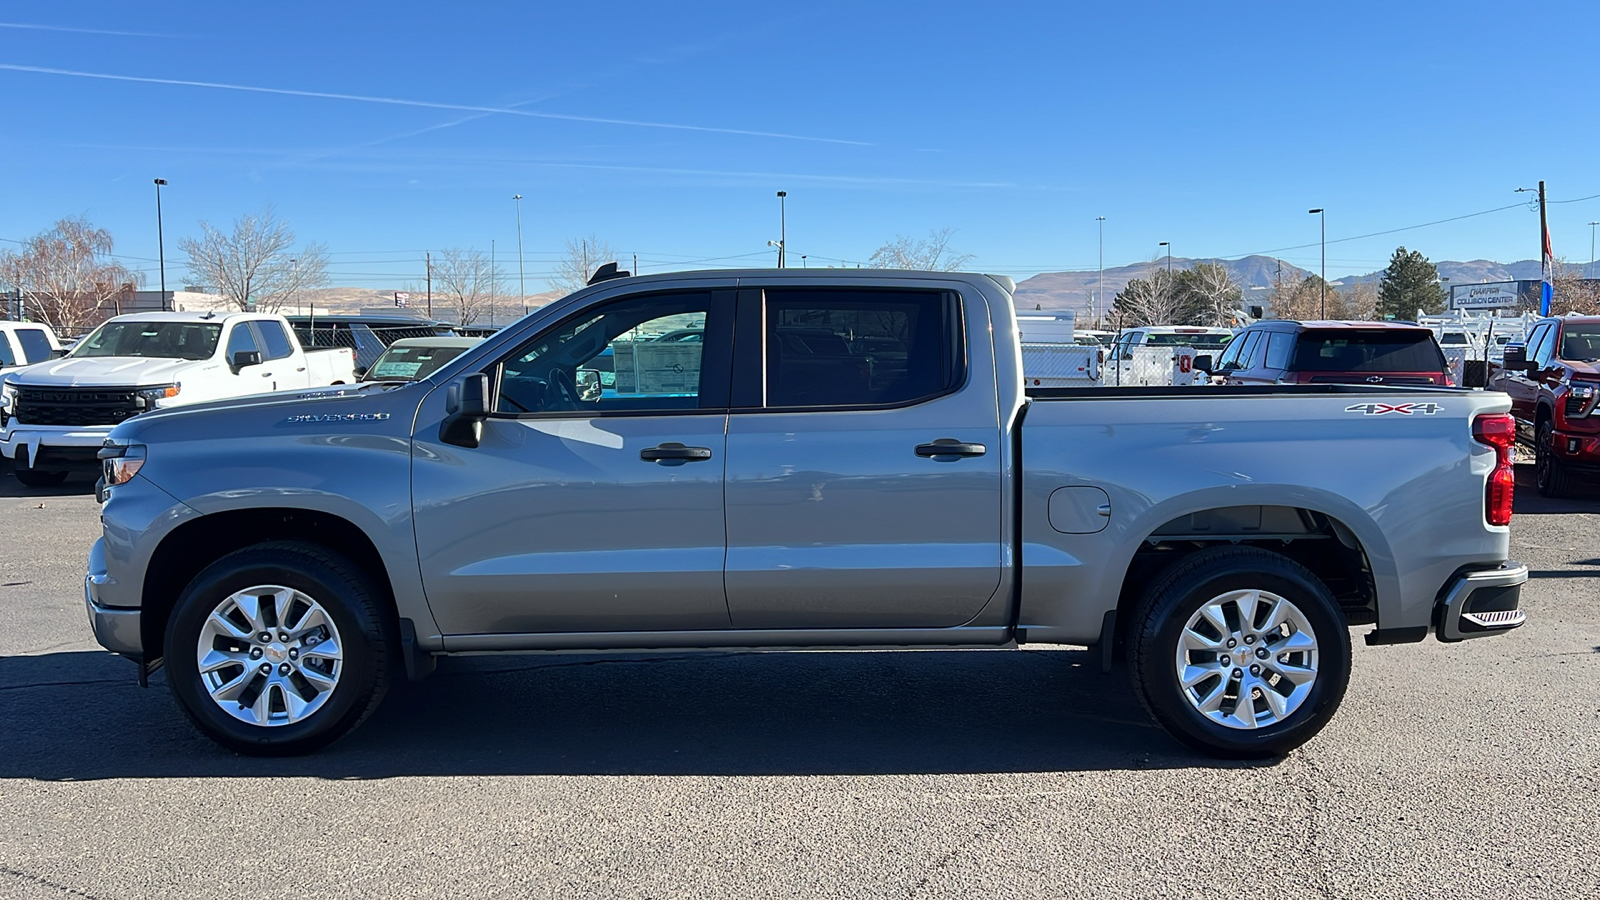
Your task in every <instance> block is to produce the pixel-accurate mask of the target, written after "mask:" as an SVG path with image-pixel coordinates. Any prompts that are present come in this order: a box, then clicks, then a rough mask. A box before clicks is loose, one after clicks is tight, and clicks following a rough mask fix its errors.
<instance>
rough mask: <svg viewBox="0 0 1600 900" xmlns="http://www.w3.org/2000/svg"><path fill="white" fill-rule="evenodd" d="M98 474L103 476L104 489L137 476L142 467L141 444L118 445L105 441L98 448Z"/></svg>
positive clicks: (143, 449)
mask: <svg viewBox="0 0 1600 900" xmlns="http://www.w3.org/2000/svg"><path fill="white" fill-rule="evenodd" d="M99 456H100V474H102V475H104V476H105V479H106V487H111V486H112V485H117V484H123V483H125V482H127V481H128V480H130V479H131V478H133V476H135V475H137V474H139V470H140V469H141V468H143V467H144V459H145V446H144V445H143V444H120V443H112V442H111V441H109V440H108V441H106V443H105V446H104V447H101V448H100V453H99Z"/></svg>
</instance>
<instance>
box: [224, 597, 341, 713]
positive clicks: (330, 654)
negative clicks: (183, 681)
mask: <svg viewBox="0 0 1600 900" xmlns="http://www.w3.org/2000/svg"><path fill="white" fill-rule="evenodd" d="M195 650H196V661H197V662H198V665H199V671H200V680H201V683H202V685H203V686H204V688H205V690H206V693H207V694H209V695H210V696H211V699H212V700H213V701H214V702H215V703H216V704H217V706H218V707H219V708H221V709H222V710H223V711H224V712H226V713H227V714H228V715H230V716H232V717H233V718H235V719H238V720H239V721H241V722H245V723H247V724H250V725H261V726H280V725H289V724H292V723H295V722H299V721H303V720H304V719H306V718H307V717H308V716H311V715H313V714H315V713H316V712H317V711H318V710H319V709H321V708H322V707H323V706H324V705H326V703H327V702H328V698H329V697H330V696H332V694H333V691H334V689H335V688H336V687H338V684H339V676H340V675H341V673H342V672H343V668H344V645H343V643H342V642H341V641H340V639H339V629H338V627H337V626H335V625H334V623H333V618H332V617H331V616H330V615H328V611H327V610H325V609H323V607H322V605H321V604H319V603H318V602H317V601H316V600H314V599H312V598H311V597H310V596H308V595H307V594H305V593H304V592H302V591H297V590H295V589H293V588H289V587H284V586H282V585H258V586H256V587H249V588H245V589H244V590H241V591H237V592H235V593H233V594H230V595H229V596H228V597H227V598H226V599H224V600H223V601H222V602H221V603H218V604H217V606H216V608H215V609H213V610H212V611H211V614H210V615H209V616H208V617H207V618H206V622H205V625H204V626H202V628H201V629H200V637H199V641H198V645H197V647H196V648H195Z"/></svg>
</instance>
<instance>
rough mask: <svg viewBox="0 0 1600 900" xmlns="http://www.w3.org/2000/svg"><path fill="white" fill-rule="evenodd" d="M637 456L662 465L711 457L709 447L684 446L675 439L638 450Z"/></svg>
mask: <svg viewBox="0 0 1600 900" xmlns="http://www.w3.org/2000/svg"><path fill="white" fill-rule="evenodd" d="M639 458H640V459H642V460H644V461H645V462H653V463H659V464H661V465H663V466H681V465H683V464H684V463H686V462H698V461H700V460H703V459H710V458H711V448H710V447H685V446H684V445H682V444H680V443H678V442H676V441H667V442H666V443H664V444H661V445H660V446H656V447H647V448H645V449H643V450H640V451H639Z"/></svg>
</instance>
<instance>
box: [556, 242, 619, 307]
mask: <svg viewBox="0 0 1600 900" xmlns="http://www.w3.org/2000/svg"><path fill="white" fill-rule="evenodd" d="M616 259H617V251H615V250H613V249H611V245H610V244H609V243H607V242H606V241H602V240H600V239H599V238H597V237H595V236H594V235H592V234H591V235H589V236H588V237H585V238H572V239H571V240H568V241H567V253H566V256H563V257H562V258H561V259H560V261H558V262H557V263H556V277H554V278H552V279H550V287H552V288H554V289H555V290H558V291H560V292H561V293H562V294H563V295H566V294H570V293H572V292H573V291H577V290H582V289H583V287H584V286H585V285H587V284H588V283H589V278H590V277H591V276H592V275H594V270H595V269H598V268H600V267H601V266H603V265H605V264H606V263H608V262H615V261H616Z"/></svg>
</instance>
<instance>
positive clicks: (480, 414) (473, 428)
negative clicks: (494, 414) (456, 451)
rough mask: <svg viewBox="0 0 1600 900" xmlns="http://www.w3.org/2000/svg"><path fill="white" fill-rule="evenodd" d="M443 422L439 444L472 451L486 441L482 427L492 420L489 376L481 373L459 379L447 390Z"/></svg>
mask: <svg viewBox="0 0 1600 900" xmlns="http://www.w3.org/2000/svg"><path fill="white" fill-rule="evenodd" d="M444 412H445V416H444V421H443V422H440V423H439V440H440V441H442V442H444V443H446V444H455V445H456V446H457V447H467V448H472V447H476V446H478V442H479V441H481V440H483V423H484V420H486V419H488V418H489V376H488V375H485V374H484V373H482V372H473V373H471V374H469V375H461V376H458V377H457V378H456V379H455V380H453V381H451V382H450V383H449V384H448V385H446V386H445V400H444Z"/></svg>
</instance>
